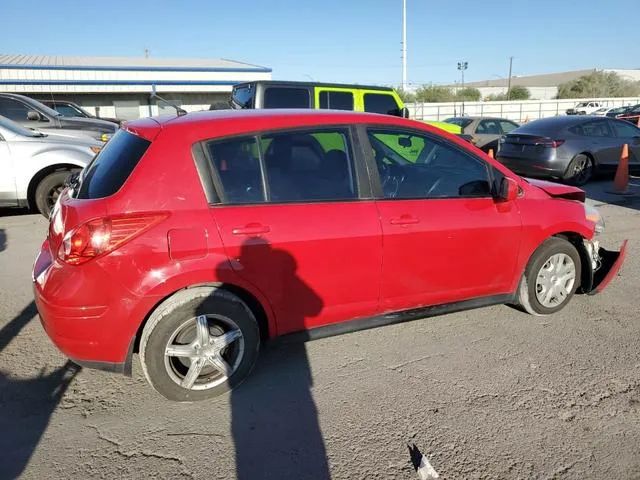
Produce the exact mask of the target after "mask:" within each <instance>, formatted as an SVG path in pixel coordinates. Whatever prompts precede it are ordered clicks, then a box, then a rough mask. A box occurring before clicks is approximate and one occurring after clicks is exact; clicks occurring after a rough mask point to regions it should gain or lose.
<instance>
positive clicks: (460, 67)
mask: <svg viewBox="0 0 640 480" xmlns="http://www.w3.org/2000/svg"><path fill="white" fill-rule="evenodd" d="M468 66H469V62H458V70H460V73H461V74H462V90H464V71H465V70H466V69H467V67H468ZM463 94H464V93H463ZM462 116H463V117H464V97H462Z"/></svg>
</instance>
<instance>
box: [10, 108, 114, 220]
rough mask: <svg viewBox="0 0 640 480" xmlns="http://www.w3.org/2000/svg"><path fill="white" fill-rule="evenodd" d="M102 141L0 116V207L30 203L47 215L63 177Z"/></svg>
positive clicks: (87, 158)
mask: <svg viewBox="0 0 640 480" xmlns="http://www.w3.org/2000/svg"><path fill="white" fill-rule="evenodd" d="M103 145H104V143H102V142H100V141H98V140H93V139H91V138H90V137H70V136H63V135H55V134H46V133H43V132H40V131H38V130H31V129H29V128H25V127H23V126H22V125H18V124H17V123H16V122H14V121H12V120H9V119H8V118H5V117H3V116H0V207H30V208H33V209H37V210H38V211H39V212H40V213H42V214H43V215H44V216H49V212H50V211H51V209H52V208H53V206H54V204H55V202H56V200H57V199H58V195H59V194H60V192H61V191H62V189H63V187H64V182H65V180H66V178H67V177H68V176H69V174H71V173H72V172H74V171H79V170H81V169H82V168H84V167H85V166H86V165H87V164H88V163H89V161H90V160H91V159H92V158H93V157H94V156H95V155H96V153H98V152H99V151H100V149H101V148H102V146H103Z"/></svg>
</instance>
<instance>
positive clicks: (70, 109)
mask: <svg viewBox="0 0 640 480" xmlns="http://www.w3.org/2000/svg"><path fill="white" fill-rule="evenodd" d="M40 102H41V103H43V104H44V105H46V106H47V107H50V108H52V109H54V110H55V111H56V112H58V113H59V114H60V115H62V116H63V117H78V118H98V119H100V120H105V121H107V122H112V123H115V124H117V125H120V124H122V120H120V119H118V118H110V117H96V116H95V115H91V114H90V113H89V112H87V111H86V110H85V109H84V108H82V107H81V106H80V105H78V104H77V103H74V102H69V101H68V100H58V99H53V100H40Z"/></svg>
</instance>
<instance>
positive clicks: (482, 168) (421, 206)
mask: <svg viewBox="0 0 640 480" xmlns="http://www.w3.org/2000/svg"><path fill="white" fill-rule="evenodd" d="M368 139H369V141H370V143H371V146H372V150H373V152H375V160H376V162H375V163H376V165H377V170H378V171H379V173H380V187H381V194H380V196H382V197H383V198H382V199H380V200H379V201H378V202H377V205H378V210H379V212H380V219H381V223H382V231H383V245H384V248H383V273H382V292H381V295H382V297H381V299H382V307H383V309H385V310H400V309H409V308H415V307H419V306H425V305H436V304H442V303H449V302H454V301H459V300H466V299H471V298H477V297H484V296H491V295H498V294H506V293H510V291H511V289H512V285H513V281H514V275H515V267H516V262H517V257H518V251H519V247H520V232H521V221H520V214H519V211H518V208H517V204H516V202H510V203H501V202H497V201H495V200H494V198H493V196H492V194H491V188H492V187H491V185H492V184H493V183H494V182H495V181H496V179H493V178H492V176H491V175H490V169H489V168H488V165H487V164H486V163H485V162H484V161H483V160H482V159H480V158H478V157H476V156H475V155H473V154H471V153H467V152H465V151H464V150H463V149H462V148H461V147H459V146H455V145H453V144H451V143H449V142H447V141H445V140H442V139H438V138H435V137H432V136H430V135H428V134H425V133H421V132H419V131H393V130H388V131H384V130H379V129H372V130H370V131H369V132H368ZM409 146H411V148H412V150H413V151H414V153H416V155H412V156H411V157H410V161H407V159H406V157H403V156H402V155H401V152H403V151H406V150H407V148H408V147H409ZM496 174H498V173H497V172H496ZM500 175H501V174H500Z"/></svg>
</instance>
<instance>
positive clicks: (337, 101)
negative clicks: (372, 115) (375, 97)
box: [320, 90, 353, 110]
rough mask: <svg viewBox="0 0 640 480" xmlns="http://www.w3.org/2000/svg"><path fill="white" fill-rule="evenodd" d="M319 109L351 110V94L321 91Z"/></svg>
mask: <svg viewBox="0 0 640 480" xmlns="http://www.w3.org/2000/svg"><path fill="white" fill-rule="evenodd" d="M320 108H328V109H333V110H353V93H351V92H328V91H326V90H325V91H322V92H320Z"/></svg>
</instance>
